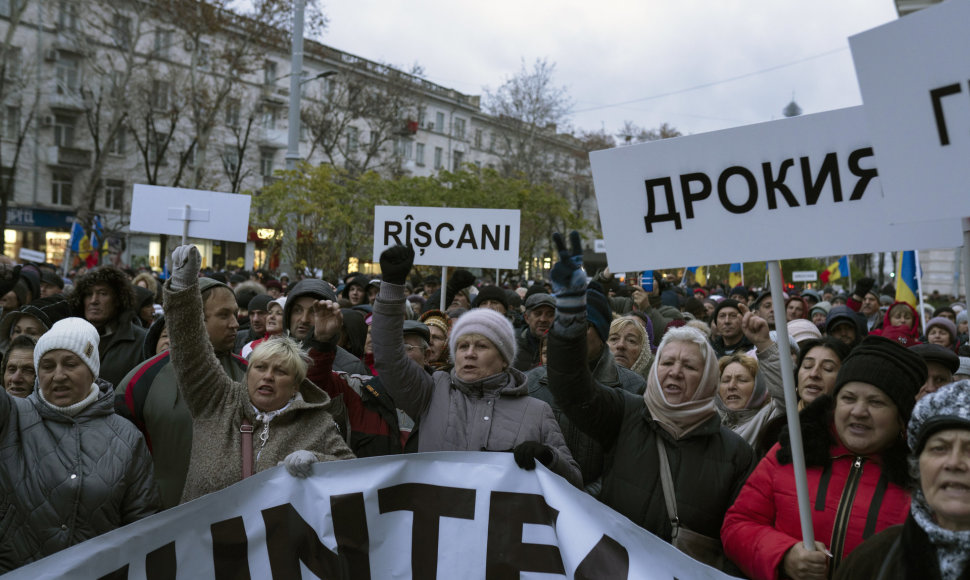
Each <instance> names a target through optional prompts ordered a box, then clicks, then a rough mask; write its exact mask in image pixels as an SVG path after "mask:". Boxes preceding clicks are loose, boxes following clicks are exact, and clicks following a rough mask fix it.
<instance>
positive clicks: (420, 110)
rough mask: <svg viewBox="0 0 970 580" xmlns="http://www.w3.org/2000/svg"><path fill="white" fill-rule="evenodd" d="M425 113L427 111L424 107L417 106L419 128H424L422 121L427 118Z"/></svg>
mask: <svg viewBox="0 0 970 580" xmlns="http://www.w3.org/2000/svg"><path fill="white" fill-rule="evenodd" d="M427 113H428V112H427V111H426V110H425V108H424V107H419V108H418V128H419V129H424V123H425V121H426V120H427V118H428V114H427Z"/></svg>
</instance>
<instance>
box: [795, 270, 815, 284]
mask: <svg viewBox="0 0 970 580" xmlns="http://www.w3.org/2000/svg"><path fill="white" fill-rule="evenodd" d="M816 280H818V272H816V271H815V270H798V271H795V272H792V273H791V281H792V282H815V281H816Z"/></svg>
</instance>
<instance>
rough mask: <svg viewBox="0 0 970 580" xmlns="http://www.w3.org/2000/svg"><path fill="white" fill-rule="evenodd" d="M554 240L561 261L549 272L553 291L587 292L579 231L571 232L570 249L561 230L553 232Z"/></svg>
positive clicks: (557, 292)
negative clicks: (567, 247)
mask: <svg viewBox="0 0 970 580" xmlns="http://www.w3.org/2000/svg"><path fill="white" fill-rule="evenodd" d="M552 241H553V243H555V244H556V250H557V251H558V252H559V261H558V262H556V263H555V265H553V267H552V271H551V272H550V273H549V278H550V279H551V281H552V290H553V292H555V293H556V294H557V295H558V294H561V293H564V292H565V293H569V294H574V293H578V292H585V291H586V282H587V280H586V272H585V271H584V270H583V245H582V242H581V241H580V238H579V232H577V231H575V230H574V231H572V232H571V233H570V234H569V244H570V249H568V250H567V249H566V242H565V240H563V237H562V234H560V233H559V232H556V233H554V234H552Z"/></svg>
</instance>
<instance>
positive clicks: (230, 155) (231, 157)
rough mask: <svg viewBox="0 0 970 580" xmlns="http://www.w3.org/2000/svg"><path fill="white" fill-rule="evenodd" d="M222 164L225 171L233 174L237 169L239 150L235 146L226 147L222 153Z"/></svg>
mask: <svg viewBox="0 0 970 580" xmlns="http://www.w3.org/2000/svg"><path fill="white" fill-rule="evenodd" d="M222 166H223V167H224V168H225V170H226V173H228V174H229V175H235V174H236V172H237V171H238V170H239V150H238V149H236V148H235V147H228V148H226V150H225V151H223V153H222Z"/></svg>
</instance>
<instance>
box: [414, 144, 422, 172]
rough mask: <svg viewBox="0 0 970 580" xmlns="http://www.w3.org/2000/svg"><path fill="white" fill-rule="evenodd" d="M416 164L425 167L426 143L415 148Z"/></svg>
mask: <svg viewBox="0 0 970 580" xmlns="http://www.w3.org/2000/svg"><path fill="white" fill-rule="evenodd" d="M414 162H415V163H417V164H418V165H420V166H421V167H424V143H417V144H416V145H415V146H414Z"/></svg>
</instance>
